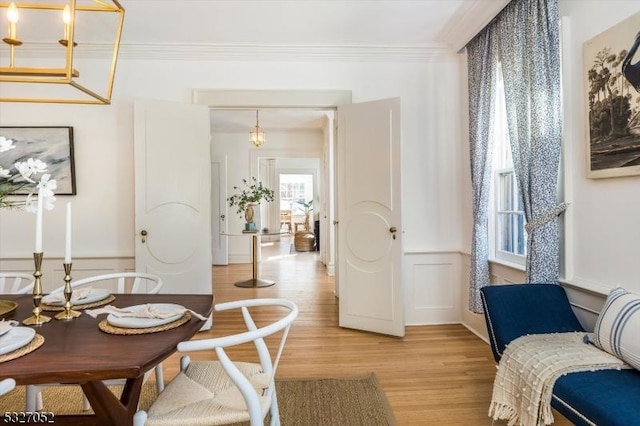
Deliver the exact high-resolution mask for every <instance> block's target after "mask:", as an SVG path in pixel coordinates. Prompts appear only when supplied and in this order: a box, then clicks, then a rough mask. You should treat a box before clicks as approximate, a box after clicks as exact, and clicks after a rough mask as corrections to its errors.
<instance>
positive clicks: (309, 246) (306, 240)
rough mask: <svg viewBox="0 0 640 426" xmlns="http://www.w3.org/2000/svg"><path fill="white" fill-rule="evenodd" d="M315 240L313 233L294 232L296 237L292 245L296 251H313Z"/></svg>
mask: <svg viewBox="0 0 640 426" xmlns="http://www.w3.org/2000/svg"><path fill="white" fill-rule="evenodd" d="M315 243H316V238H315V237H314V235H313V232H306V231H303V232H296V236H295V238H294V240H293V245H294V247H295V248H296V251H314V247H315Z"/></svg>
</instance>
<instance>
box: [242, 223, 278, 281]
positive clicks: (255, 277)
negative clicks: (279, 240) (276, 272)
mask: <svg viewBox="0 0 640 426" xmlns="http://www.w3.org/2000/svg"><path fill="white" fill-rule="evenodd" d="M251 257H252V259H253V260H252V266H253V274H252V278H251V279H250V280H244V281H238V282H237V283H235V284H233V285H235V286H236V287H243V288H251V287H270V286H272V285H274V284H275V283H276V282H275V281H272V280H263V279H261V278H258V275H259V273H258V236H257V235H252V236H251Z"/></svg>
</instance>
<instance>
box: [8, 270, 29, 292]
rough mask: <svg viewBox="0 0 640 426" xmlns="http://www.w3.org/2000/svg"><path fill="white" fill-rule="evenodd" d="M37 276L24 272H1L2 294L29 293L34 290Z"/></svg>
mask: <svg viewBox="0 0 640 426" xmlns="http://www.w3.org/2000/svg"><path fill="white" fill-rule="evenodd" d="M34 282H35V278H34V276H33V275H31V274H27V273H24V272H0V294H27V293H30V292H31V291H33V284H34Z"/></svg>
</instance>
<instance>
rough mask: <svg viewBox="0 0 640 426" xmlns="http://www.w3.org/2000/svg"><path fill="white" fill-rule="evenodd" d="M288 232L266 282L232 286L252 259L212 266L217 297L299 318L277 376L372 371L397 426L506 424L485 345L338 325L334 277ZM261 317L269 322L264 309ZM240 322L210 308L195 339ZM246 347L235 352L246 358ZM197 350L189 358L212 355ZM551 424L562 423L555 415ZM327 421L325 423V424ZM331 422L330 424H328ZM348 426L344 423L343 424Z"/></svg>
mask: <svg viewBox="0 0 640 426" xmlns="http://www.w3.org/2000/svg"><path fill="white" fill-rule="evenodd" d="M292 241H293V240H292V238H291V237H287V238H285V239H283V242H281V243H276V244H271V245H269V244H265V245H263V246H262V262H261V263H260V269H261V270H260V276H261V277H263V278H268V279H274V280H275V281H276V284H275V285H274V286H272V287H267V288H258V289H252V288H250V289H247V288H238V287H235V286H234V285H233V283H234V282H236V281H240V280H245V279H247V278H250V277H251V265H250V264H241V265H238V264H235V265H229V266H214V267H213V282H214V284H213V286H214V295H215V302H216V303H220V302H225V301H231V300H238V299H243V298H256V297H282V298H287V299H289V300H292V301H294V302H296V303H297V304H298V306H299V308H300V315H299V317H298V319H297V320H296V322H295V323H294V326H293V328H292V330H291V333H290V335H289V339H288V340H287V345H286V347H285V350H284V354H283V357H282V360H281V364H280V366H279V369H278V376H279V377H310V376H313V377H327V376H334V377H336V376H349V375H359V374H364V373H368V372H371V371H373V372H375V374H376V376H377V377H378V380H379V381H380V384H381V385H382V388H383V389H384V391H385V393H386V395H387V397H388V399H389V402H390V404H391V407H392V408H393V411H394V413H395V416H396V419H397V421H398V424H399V425H465V426H471V425H492V424H494V425H496V426H497V425H504V424H506V423H504V422H498V421H496V422H493V423H492V420H491V419H490V418H489V417H488V416H487V411H488V407H489V402H490V399H491V389H492V384H493V378H494V375H495V371H496V370H495V363H494V361H493V357H492V355H491V349H490V347H489V346H488V345H487V344H486V343H485V342H484V341H482V340H481V339H480V338H478V337H477V336H476V335H474V334H473V333H471V332H470V331H469V330H468V329H466V328H465V327H463V326H462V325H437V326H421V327H407V330H406V336H405V337H404V338H395V337H388V336H384V335H379V334H373V333H366V332H361V331H356V330H350V329H345V328H340V327H339V326H338V304H337V299H336V298H335V297H334V292H333V285H334V280H333V278H332V277H329V276H327V275H326V273H325V269H324V266H323V265H322V264H321V262H320V261H319V259H318V255H317V254H316V253H315V252H306V253H293V254H290V244H291V242H292ZM262 319H265V320H268V319H269V314H266V315H265V316H264V317H263V318H262ZM240 321H241V320H240V319H239V318H238V317H235V316H234V317H231V316H230V315H229V314H228V313H215V314H214V326H213V328H212V329H211V330H210V331H207V332H201V333H199V334H198V336H197V337H196V338H198V339H200V338H208V337H213V336H219V335H225V334H229V333H233V332H237V331H239V329H240V327H241V322H240ZM249 353H250V348H241V349H238V350H237V351H235V352H234V353H233V354H234V356H235V357H236V358H237V359H243V360H245V359H251V358H250V355H249ZM178 357H179V356H178V355H173V356H172V357H171V358H170V359H169V360H167V361H165V363H164V369H165V379H166V380H169V379H170V378H172V377H173V376H174V375H175V374H176V372H177V369H178V366H177V364H178ZM212 357H213V354H212V353H199V354H197V355H195V356H193V358H195V359H206V358H212ZM555 417H556V419H557V420H558V421H556V423H555V424H556V425H558V424H566V425H569V424H571V423H569V422H566V420H565V419H563V418H562V416H560V415H559V414H557V413H556V414H555ZM327 426H329V425H327ZM331 426H333V425H331ZM345 426H348V425H345Z"/></svg>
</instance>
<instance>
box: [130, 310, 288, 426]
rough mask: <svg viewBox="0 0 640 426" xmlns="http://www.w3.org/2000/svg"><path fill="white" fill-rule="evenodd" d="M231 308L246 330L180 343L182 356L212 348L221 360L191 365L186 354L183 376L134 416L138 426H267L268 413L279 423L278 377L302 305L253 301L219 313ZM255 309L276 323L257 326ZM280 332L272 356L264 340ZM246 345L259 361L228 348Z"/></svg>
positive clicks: (182, 370)
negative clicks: (244, 425)
mask: <svg viewBox="0 0 640 426" xmlns="http://www.w3.org/2000/svg"><path fill="white" fill-rule="evenodd" d="M232 309H238V310H240V311H241V313H242V317H243V319H244V322H245V325H246V328H247V331H244V332H241V333H237V334H233V335H229V336H224V337H217V338H212V339H202V340H190V341H187V342H182V343H179V344H178V351H179V352H195V351H204V350H213V351H214V352H215V355H216V357H217V360H216V361H193V362H191V359H190V357H189V356H188V355H185V356H183V357H182V358H181V360H180V372H179V373H178V375H177V376H176V377H175V378H174V379H173V380H171V381H170V382H169V383H168V384H167V386H166V388H165V390H164V392H162V393H161V394H159V395H158V398H157V399H156V400H155V402H154V403H153V404H152V405H151V407H150V408H149V411H148V412H147V411H143V410H140V411H138V412H137V413H136V414H135V415H134V417H133V426H145V425H146V426H159V425H178V424H180V425H196V424H198V425H223V424H235V423H240V422H247V421H249V422H250V424H251V426H258V425H261V426H262V425H264V420H265V417H266V415H267V413H270V415H271V425H272V426H275V425H279V424H280V414H279V410H278V399H277V397H276V385H275V374H276V369H277V368H278V364H279V362H280V356H281V355H282V351H283V349H284V345H285V342H286V340H287V336H288V334H289V330H290V328H291V325H292V323H293V321H294V320H295V319H296V317H297V316H298V307H297V306H296V304H295V303H293V302H291V301H288V300H284V299H248V300H240V301H236V302H228V303H221V304H218V305H215V306H214V310H216V311H227V310H232ZM254 309H255V310H257V311H258V312H260V316H263V315H264V314H265V313H266V314H267V315H269V318H276V319H275V320H272V321H270V322H268V323H267V324H265V325H262V326H260V327H258V326H257V325H256V323H255V322H254V318H253V317H252V315H251V311H253V310H254ZM276 310H277V311H276ZM255 317H256V318H258V316H257V315H255ZM276 334H279V336H280V337H279V345H278V348H277V351H273V354H274V356H273V357H272V352H270V351H269V348H268V347H267V344H266V342H265V338H266V337H268V336H273V335H276ZM274 337H275V336H274ZM270 341H273V342H277V340H272V339H270ZM245 343H253V344H254V346H255V349H256V352H257V357H256V361H257V362H246V361H245V362H239V361H235V362H234V361H231V358H230V357H229V355H228V354H227V352H226V350H227V349H228V348H231V347H233V346H238V345H243V344H245ZM231 350H233V349H231Z"/></svg>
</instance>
